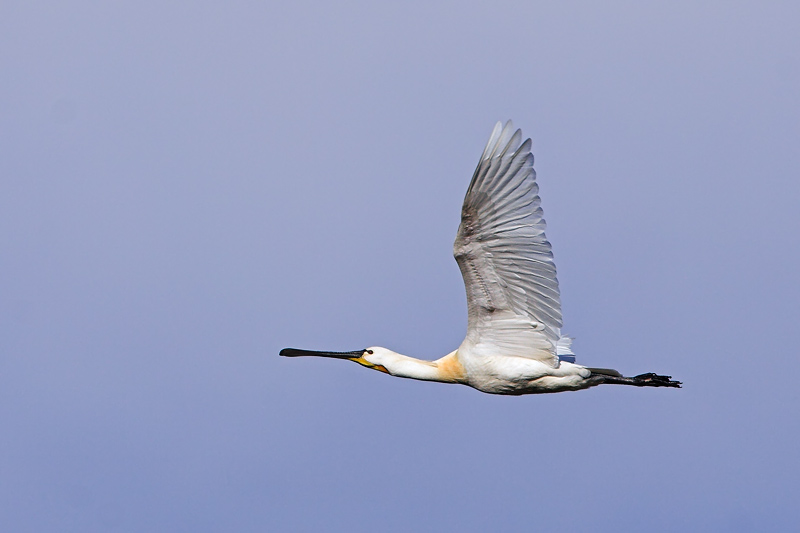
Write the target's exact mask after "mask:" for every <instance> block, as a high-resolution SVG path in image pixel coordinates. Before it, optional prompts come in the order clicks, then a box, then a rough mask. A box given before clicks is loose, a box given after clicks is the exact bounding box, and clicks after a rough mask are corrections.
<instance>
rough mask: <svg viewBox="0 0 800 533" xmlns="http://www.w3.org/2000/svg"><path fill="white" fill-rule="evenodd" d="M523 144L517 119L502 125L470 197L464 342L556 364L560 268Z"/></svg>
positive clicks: (464, 234)
mask: <svg viewBox="0 0 800 533" xmlns="http://www.w3.org/2000/svg"><path fill="white" fill-rule="evenodd" d="M521 140H522V132H521V131H520V130H516V131H514V129H513V125H512V123H511V121H508V122H507V123H506V125H505V126H503V125H502V124H501V123H500V122H498V123H497V125H496V126H495V127H494V131H493V132H492V135H491V137H490V138H489V142H488V143H487V145H486V149H485V150H484V151H483V155H482V156H481V159H480V162H479V163H478V168H477V169H475V174H474V176H473V177H472V182H471V183H470V184H469V189H467V195H466V197H465V198H464V206H463V208H462V209H461V225H460V226H459V228H458V234H457V235H456V241H455V244H454V246H453V251H454V255H455V258H456V261H457V262H458V266H459V268H460V269H461V274H462V276H464V285H465V286H466V289H467V305H468V307H469V324H468V327H467V338H466V339H465V342H470V343H471V344H473V345H479V344H480V345H482V346H484V347H486V348H490V349H491V351H492V353H495V354H497V355H501V354H502V355H516V356H521V357H529V358H533V359H537V360H540V361H543V362H546V363H549V364H552V365H553V366H557V365H558V357H557V355H556V344H557V343H558V340H559V338H560V336H561V335H560V328H561V299H560V296H559V291H558V280H557V279H556V266H555V263H554V262H553V253H552V251H551V247H550V243H549V242H548V241H547V238H546V237H545V235H544V229H545V221H544V218H542V208H541V207H540V203H541V200H540V198H539V186H538V185H537V184H536V173H535V172H534V170H533V155H532V154H531V140H530V139H527V140H526V141H525V142H521ZM482 351H483V350H482Z"/></svg>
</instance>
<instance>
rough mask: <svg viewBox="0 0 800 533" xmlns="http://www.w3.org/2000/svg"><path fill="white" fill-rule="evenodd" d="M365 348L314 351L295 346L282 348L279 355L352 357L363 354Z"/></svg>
mask: <svg viewBox="0 0 800 533" xmlns="http://www.w3.org/2000/svg"><path fill="white" fill-rule="evenodd" d="M365 351H366V350H356V351H355V352H316V351H314V350H298V349H297V348H284V349H283V350H281V355H282V356H284V357H305V356H314V357H333V358H334V359H353V358H357V357H361V356H362V355H364V352H365Z"/></svg>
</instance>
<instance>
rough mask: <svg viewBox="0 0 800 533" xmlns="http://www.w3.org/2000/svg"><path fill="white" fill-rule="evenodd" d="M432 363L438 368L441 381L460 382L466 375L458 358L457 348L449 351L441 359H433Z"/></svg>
mask: <svg viewBox="0 0 800 533" xmlns="http://www.w3.org/2000/svg"><path fill="white" fill-rule="evenodd" d="M434 363H435V364H436V367H437V368H438V369H439V376H440V378H441V380H442V381H449V382H452V383H462V382H463V381H464V380H465V379H466V377H467V373H466V372H465V371H464V367H463V366H461V361H459V360H458V350H454V351H452V352H450V353H449V354H447V355H445V356H444V357H442V358H441V359H438V360H437V361H434Z"/></svg>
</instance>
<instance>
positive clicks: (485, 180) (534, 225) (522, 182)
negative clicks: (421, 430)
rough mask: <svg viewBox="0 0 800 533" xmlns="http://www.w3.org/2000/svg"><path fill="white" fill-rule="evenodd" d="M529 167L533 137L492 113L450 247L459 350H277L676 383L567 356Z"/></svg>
mask: <svg viewBox="0 0 800 533" xmlns="http://www.w3.org/2000/svg"><path fill="white" fill-rule="evenodd" d="M540 204H541V200H540V198H539V187H538V185H537V184H536V173H535V171H534V170H533V155H532V154H531V140H530V139H527V140H525V141H522V132H521V131H520V130H514V128H513V125H512V123H511V121H508V122H507V123H506V124H505V126H503V125H502V124H501V123H500V122H498V123H497V125H496V126H495V128H494V130H493V131H492V134H491V136H490V137H489V142H488V143H487V144H486V148H485V149H484V151H483V154H482V155H481V158H480V161H479V162H478V167H477V169H476V170H475V174H474V175H473V177H472V181H471V182H470V184H469V188H468V189H467V194H466V196H465V198H464V205H463V207H462V210H461V224H460V226H459V228H458V233H457V235H456V240H455V244H454V245H453V253H454V255H455V258H456V261H457V262H458V266H459V268H460V269H461V274H462V276H463V277H464V285H465V287H466V291H467V306H468V325H467V335H466V337H465V338H464V341H463V342H462V343H461V346H459V348H458V350H455V351H453V352H451V353H450V354H448V355H446V356H444V357H443V358H441V359H439V360H437V361H422V360H419V359H414V358H411V357H407V356H405V355H401V354H398V353H395V352H393V351H391V350H388V349H386V348H381V347H377V346H376V347H371V348H367V349H365V350H357V351H353V352H318V351H310V350H298V349H294V348H286V349H284V350H282V351H281V355H284V356H290V357H293V356H304V355H314V356H322V357H335V358H341V359H350V360H353V361H356V362H358V363H360V364H362V365H364V366H367V367H370V368H375V369H377V370H381V371H383V372H386V373H388V374H391V375H394V376H399V377H407V378H413V379H422V380H429V381H442V382H448V383H463V384H466V385H470V386H471V387H474V388H476V389H478V390H481V391H483V392H489V393H495V394H529V393H541V392H559V391H564V390H577V389H585V388H588V387H591V386H594V385H599V384H601V383H615V384H626V385H636V386H656V387H659V386H661V387H663V386H667V387H680V382H677V381H672V380H671V378H670V377H669V376H659V375H656V374H652V373H649V374H641V375H639V376H636V377H632V378H628V377H623V376H622V375H621V374H620V373H619V372H617V371H615V370H608V369H601V368H588V367H584V366H580V365H577V364H574V361H575V355H574V354H573V352H572V349H571V344H572V339H571V338H570V337H567V336H562V335H561V326H562V322H561V299H560V293H559V289H558V279H557V277H556V266H555V263H554V261H553V252H552V247H551V246H550V243H549V242H548V240H547V238H546V237H545V233H544V230H545V221H544V217H543V212H542V208H541V205H540Z"/></svg>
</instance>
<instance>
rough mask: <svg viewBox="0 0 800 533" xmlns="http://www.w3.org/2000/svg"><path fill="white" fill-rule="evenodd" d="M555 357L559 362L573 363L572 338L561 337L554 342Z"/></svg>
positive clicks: (567, 336)
mask: <svg viewBox="0 0 800 533" xmlns="http://www.w3.org/2000/svg"><path fill="white" fill-rule="evenodd" d="M556 355H557V356H558V360H559V361H564V362H567V363H574V362H575V354H574V353H572V337H570V336H569V335H562V336H561V337H560V338H559V339H558V342H556Z"/></svg>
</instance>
